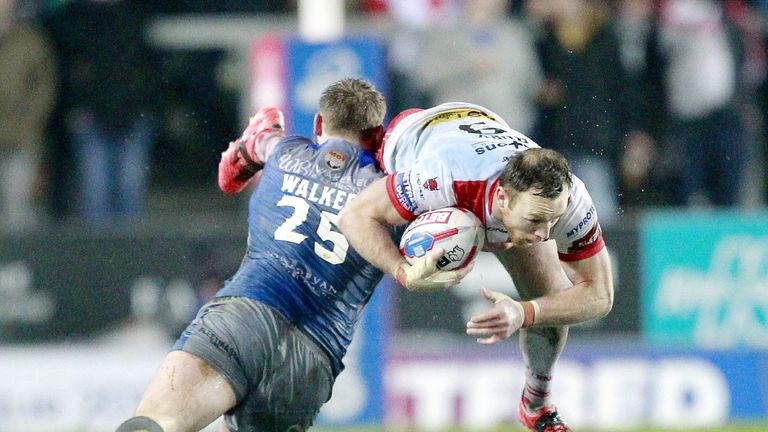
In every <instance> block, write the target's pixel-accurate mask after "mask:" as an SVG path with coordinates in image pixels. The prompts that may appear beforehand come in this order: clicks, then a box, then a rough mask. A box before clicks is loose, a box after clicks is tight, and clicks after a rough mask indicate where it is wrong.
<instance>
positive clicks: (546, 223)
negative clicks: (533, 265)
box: [499, 187, 569, 246]
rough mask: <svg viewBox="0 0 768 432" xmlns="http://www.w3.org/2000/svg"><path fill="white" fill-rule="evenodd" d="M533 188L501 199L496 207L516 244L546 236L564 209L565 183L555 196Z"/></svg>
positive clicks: (538, 239) (534, 240)
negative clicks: (538, 191)
mask: <svg viewBox="0 0 768 432" xmlns="http://www.w3.org/2000/svg"><path fill="white" fill-rule="evenodd" d="M536 192H537V191H536V190H532V191H527V192H519V193H517V194H515V195H514V196H513V197H509V199H505V200H503V204H504V205H501V206H500V207H499V212H500V216H501V221H502V223H503V224H504V226H505V227H506V228H507V231H509V241H510V242H511V243H512V244H514V245H515V246H531V245H533V244H535V243H539V242H543V241H546V240H549V236H550V233H551V231H552V227H553V226H554V225H555V224H556V223H557V221H558V219H560V216H562V215H563V214H564V213H565V208H566V206H567V205H568V193H569V192H568V188H567V187H566V188H563V192H561V193H560V195H558V196H557V197H555V198H544V197H541V196H539V195H536ZM502 193H503V192H502Z"/></svg>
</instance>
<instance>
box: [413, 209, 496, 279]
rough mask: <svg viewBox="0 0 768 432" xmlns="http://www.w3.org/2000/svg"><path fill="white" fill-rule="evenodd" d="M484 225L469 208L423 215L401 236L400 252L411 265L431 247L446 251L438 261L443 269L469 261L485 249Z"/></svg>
mask: <svg viewBox="0 0 768 432" xmlns="http://www.w3.org/2000/svg"><path fill="white" fill-rule="evenodd" d="M484 243H485V227H483V224H482V223H481V222H480V219H478V218H477V216H475V215H474V214H472V212H470V211H469V210H466V209H463V208H459V207H446V208H442V209H438V210H432V211H429V212H426V213H422V214H420V215H419V216H418V217H417V218H416V219H415V220H414V221H413V222H411V223H410V224H409V225H408V226H407V227H406V229H405V232H404V233H403V236H402V237H401V238H400V253H401V254H402V255H403V257H405V260H406V261H407V262H408V263H409V264H413V262H414V261H415V260H417V259H418V258H421V257H423V256H424V255H426V254H427V252H429V251H430V250H432V249H435V248H442V249H443V250H445V254H444V255H443V257H442V258H441V259H440V260H439V261H438V262H437V267H438V268H439V269H441V270H451V269H457V268H461V267H464V266H465V265H467V264H469V263H470V262H471V261H472V260H473V259H474V257H475V256H476V255H477V252H479V251H480V250H481V249H482V248H483V244H484Z"/></svg>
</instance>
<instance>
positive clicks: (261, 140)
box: [237, 107, 285, 168]
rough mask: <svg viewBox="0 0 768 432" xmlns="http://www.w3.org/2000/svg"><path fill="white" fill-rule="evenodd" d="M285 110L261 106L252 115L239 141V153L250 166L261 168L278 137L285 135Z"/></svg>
mask: <svg viewBox="0 0 768 432" xmlns="http://www.w3.org/2000/svg"><path fill="white" fill-rule="evenodd" d="M284 129H285V118H284V116H283V112H282V111H280V110H279V109H277V108H275V107H265V108H261V109H260V110H258V111H257V112H256V114H254V115H253V117H251V119H250V121H249V122H248V127H246V128H245V130H244V131H243V134H242V136H241V137H240V139H239V140H238V141H237V145H238V153H239V155H240V156H241V157H242V158H243V159H245V161H246V162H247V163H248V165H249V166H252V167H254V168H261V166H262V165H263V164H264V162H266V160H267V158H268V157H269V153H270V152H271V149H272V147H274V144H276V143H277V139H270V138H278V139H279V138H282V137H283V135H285V132H284Z"/></svg>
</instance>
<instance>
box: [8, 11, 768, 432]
mask: <svg viewBox="0 0 768 432" xmlns="http://www.w3.org/2000/svg"><path fill="white" fill-rule="evenodd" d="M310 1H311V2H312V3H310V2H309V1H308V2H306V4H304V5H302V2H298V5H294V6H295V7H296V8H297V9H298V10H300V11H301V10H302V8H306V9H304V12H307V10H309V9H311V13H310V12H307V13H310V15H311V16H312V17H313V19H312V20H309V21H308V20H304V19H302V17H301V13H296V12H294V11H292V10H291V7H288V8H287V9H288V12H286V13H280V14H255V13H253V14H251V13H249V14H246V13H239V14H237V15H229V14H221V13H212V14H205V13H198V14H195V15H179V14H167V15H158V16H157V17H155V19H153V20H151V21H150V23H149V25H148V27H147V34H148V36H149V38H150V40H151V41H152V43H153V44H154V45H155V46H156V48H157V49H158V50H160V51H162V52H163V53H164V55H166V56H167V58H168V59H171V61H169V66H167V67H169V68H170V69H169V70H168V71H166V72H167V73H168V74H169V76H171V77H172V78H170V79H175V80H176V82H175V83H176V84H177V86H176V89H177V91H176V93H172V94H170V95H169V97H170V98H172V100H173V101H174V102H175V103H177V104H178V106H179V107H182V108H181V109H183V110H185V111H184V112H186V115H187V116H188V117H192V120H190V122H189V123H188V125H190V127H192V128H193V129H194V132H195V134H190V135H186V136H182V137H179V136H174V135H173V134H171V133H169V132H167V131H166V133H165V134H164V135H162V136H161V138H160V143H159V145H158V150H157V151H156V153H157V154H156V155H155V156H154V157H155V161H156V163H157V167H156V169H154V172H153V178H152V184H151V186H150V193H149V195H148V203H147V212H146V214H145V215H144V216H143V217H142V218H141V219H140V220H138V221H136V223H135V224H133V225H131V226H124V227H120V228H112V229H99V230H93V229H91V228H90V227H89V226H88V225H87V224H84V223H83V222H82V221H80V220H78V219H77V218H75V217H71V216H68V215H67V209H66V208H62V207H66V203H58V204H57V203H53V208H54V210H53V212H54V213H56V212H57V211H58V212H60V213H62V215H63V216H61V217H60V218H58V219H56V221H55V222H51V223H50V224H49V225H46V226H44V227H40V228H38V229H34V230H30V231H25V232H18V233H4V234H2V237H0V343H1V345H0V431H9V432H15V431H22V430H23V431H32V432H34V431H40V432H47V431H94V432H102V431H104V432H106V431H110V430H113V429H114V427H115V426H116V425H117V424H118V423H119V422H120V421H122V420H123V419H124V418H126V417H127V416H129V415H130V413H131V410H132V409H133V407H134V406H135V404H136V402H137V401H138V398H139V396H140V394H141V391H142V390H143V388H144V386H145V385H146V383H147V380H148V379H149V377H150V376H151V374H152V373H153V372H154V370H155V368H156V367H157V365H158V364H159V362H160V360H161V359H162V357H163V356H164V354H165V352H166V350H167V349H168V347H169V346H170V344H171V343H172V341H173V340H174V338H175V336H176V335H177V334H178V332H179V331H180V330H181V329H182V328H183V326H184V325H185V324H186V323H187V321H188V320H189V319H190V318H191V316H192V315H193V313H194V311H195V310H196V307H198V306H199V304H200V302H201V301H202V300H203V299H204V298H205V297H206V296H208V295H210V294H211V293H212V292H215V290H216V289H217V288H218V286H220V283H221V281H222V280H223V279H225V278H226V277H227V276H228V275H229V274H231V273H232V272H233V271H234V269H235V268H236V267H237V265H238V263H239V260H240V256H241V254H242V252H243V247H244V246H243V245H244V244H245V237H244V236H245V232H244V230H243V221H244V218H245V202H246V201H245V199H244V198H225V197H223V196H222V195H220V194H219V193H218V192H217V189H216V185H215V169H216V168H215V167H216V161H217V156H218V153H219V152H220V151H221V150H222V149H223V146H224V145H225V143H226V140H227V139H228V138H231V137H233V136H236V135H237V133H238V132H239V129H240V128H241V126H242V124H244V121H245V119H246V117H247V114H248V112H251V111H252V108H253V107H255V106H263V105H266V104H275V105H278V106H281V107H283V108H284V110H285V111H286V113H287V114H288V120H289V123H288V127H289V129H291V130H292V131H295V132H299V133H301V132H303V133H307V132H308V131H309V130H310V128H309V125H310V124H311V123H310V121H311V114H312V113H313V110H314V107H313V106H312V102H308V101H314V100H316V98H317V95H318V93H319V90H320V89H322V88H323V87H325V85H327V84H328V83H330V82H332V81H333V80H335V79H337V78H339V77H342V76H346V75H362V76H365V77H367V78H368V79H370V80H372V81H374V82H375V83H376V84H377V85H378V86H379V87H380V88H382V89H383V90H384V91H385V92H386V93H387V94H388V95H389V96H390V97H393V93H394V92H395V91H396V90H397V87H396V85H394V84H393V81H392V76H391V75H390V74H388V73H387V71H388V67H387V66H388V61H389V60H388V58H387V49H388V42H389V39H388V38H387V35H391V34H392V33H391V32H392V29H391V28H390V27H388V25H389V24H387V23H385V22H381V21H376V20H372V19H371V18H367V17H362V16H360V15H348V16H347V15H345V14H344V10H343V9H342V8H340V7H338V6H340V5H341V2H335V1H332V0H328V1H325V0H323V1H321V0H310ZM235 3H236V2H235ZM321 3H322V4H323V5H324V7H322V8H320V9H317V6H318V4H321ZM438 3H439V2H438ZM310 4H311V5H312V6H309V5H310ZM318 11H320V12H318ZM329 11H330V12H333V13H332V14H331V15H330V16H329V17H328V18H326V19H318V15H317V14H318V13H322V12H329ZM214 12H215V11H214ZM318 22H320V23H321V24H318ZM322 23H325V24H326V25H325V26H324V25H322ZM334 23H335V25H331V24H334ZM339 24H343V27H340V26H339ZM196 62H198V63H199V64H198V65H197V66H196V67H194V68H191V69H192V70H194V71H195V73H201V74H204V77H197V78H198V79H201V80H202V79H203V78H206V79H212V78H211V76H213V75H216V74H223V75H224V76H225V77H226V78H224V79H222V81H220V84H219V85H216V86H206V85H203V86H200V87H194V86H192V85H191V84H190V83H189V79H190V77H189V76H188V75H187V74H185V72H184V69H185V68H186V67H190V65H191V64H193V63H196ZM322 66H325V67H322ZM174 73H175V74H176V75H174ZM204 91H207V92H210V94H200V93H196V92H204ZM214 112H215V113H216V114H215V116H213V117H211V118H202V117H203V116H204V115H205V113H214ZM196 116H199V117H196ZM213 123H215V125H214V124H213ZM190 137H192V138H193V139H191V140H185V139H186V138H190ZM543 144H544V145H546V143H543ZM170 161H173V162H172V163H171V162H170ZM752 180H753V181H756V182H758V183H759V182H760V181H762V177H760V176H758V178H753V179H752ZM57 206H58V207H57ZM605 237H606V242H607V244H608V245H609V248H610V250H611V254H612V258H613V260H614V265H615V273H616V274H615V277H616V302H615V306H614V309H613V311H612V313H611V314H610V315H609V316H608V317H606V318H604V319H602V320H599V321H596V322H591V323H587V324H584V325H581V326H577V327H574V328H573V329H572V331H571V337H570V339H569V344H568V346H567V348H566V351H565V353H564V354H563V357H562V359H561V361H560V362H559V364H558V367H557V370H556V376H557V382H556V384H555V389H554V392H555V393H556V394H557V402H558V405H559V407H560V409H561V411H562V412H563V413H564V416H566V418H567V419H569V421H570V422H572V423H573V425H574V426H575V427H577V428H578V429H577V430H587V429H589V430H608V431H614V430H635V429H637V430H640V429H639V428H647V429H642V430H723V431H731V430H734V431H735V430H742V429H738V428H737V427H738V426H740V425H751V426H750V427H751V429H744V430H754V431H758V430H760V431H762V430H768V352H767V351H766V348H767V347H768V212H766V211H765V210H764V206H763V205H762V202H760V203H758V205H752V206H745V208H739V209H728V210H717V211H716V210H712V209H706V210H701V209H691V208H680V207H675V208H651V207H644V208H639V209H631V210H628V211H626V212H625V213H624V214H623V215H622V217H621V218H620V219H619V221H618V222H616V223H614V224H612V225H611V227H610V228H606V229H605ZM499 270H500V269H499V268H498V267H496V266H495V264H494V263H493V261H492V260H490V259H488V257H485V256H481V257H480V258H479V266H478V269H477V270H476V271H475V272H473V273H472V274H471V275H470V276H469V277H468V278H467V280H466V281H465V282H464V283H462V284H461V285H460V286H458V287H456V288H454V289H451V290H449V291H447V292H444V293H435V294H418V295H417V294H410V293H404V292H403V291H402V290H400V289H398V287H396V286H394V285H392V284H391V283H388V282H386V281H385V283H383V284H382V286H381V287H380V289H379V290H378V292H377V295H376V297H375V299H374V301H373V302H372V304H371V306H370V308H369V310H368V312H367V313H366V317H365V319H364V321H363V322H362V325H361V328H360V329H359V331H358V334H357V339H356V341H355V342H354V344H353V346H352V348H351V349H350V352H349V354H348V356H347V359H346V364H347V370H346V371H345V372H344V373H343V374H342V376H341V377H340V379H339V381H338V383H337V386H336V388H335V390H334V397H333V399H332V400H331V402H329V404H328V405H327V406H326V407H324V409H323V412H322V413H321V416H320V418H319V422H318V423H319V428H320V429H322V430H351V431H357V430H360V431H365V430H380V429H381V428H382V427H383V426H386V427H387V428H389V429H391V430H408V429H415V430H438V431H442V430H467V429H477V430H522V429H520V428H519V427H518V426H517V425H516V423H515V422H514V407H515V406H516V402H517V399H518V398H519V389H521V388H522V380H523V378H524V372H523V366H522V363H521V361H520V355H519V350H518V348H517V345H516V341H509V342H508V343H503V344H499V345H497V346H493V347H481V346H479V345H476V344H474V343H473V341H472V340H470V339H468V338H467V337H466V336H465V335H464V333H463V325H464V322H465V321H466V319H467V317H468V316H470V315H471V314H472V313H473V311H476V310H478V309H480V308H482V307H484V304H483V303H482V300H481V299H480V298H479V295H478V291H477V288H478V286H479V285H481V284H482V285H484V286H486V287H488V288H491V289H497V290H500V291H506V292H508V293H510V294H512V295H514V294H515V293H514V289H513V287H512V286H511V283H510V282H509V281H508V280H506V279H505V278H503V277H501V276H499V275H501V274H504V273H503V272H501V271H499Z"/></svg>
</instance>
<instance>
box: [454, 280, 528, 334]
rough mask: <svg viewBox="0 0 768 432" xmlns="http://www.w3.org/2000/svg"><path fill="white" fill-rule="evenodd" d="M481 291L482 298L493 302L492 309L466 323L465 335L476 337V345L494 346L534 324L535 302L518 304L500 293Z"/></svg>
mask: <svg viewBox="0 0 768 432" xmlns="http://www.w3.org/2000/svg"><path fill="white" fill-rule="evenodd" d="M481 291H482V293H483V297H485V298H486V299H488V300H490V301H492V302H493V308H491V309H490V310H488V311H485V312H483V313H481V314H478V315H475V316H473V317H472V318H471V319H470V320H469V322H468V323H467V334H468V335H470V336H475V337H477V343H479V344H483V345H490V344H495V343H497V342H500V341H502V340H504V339H506V338H508V337H510V336H512V335H513V334H515V332H516V331H517V330H519V329H520V328H521V327H530V326H532V325H533V324H534V323H535V322H536V315H537V314H538V309H539V305H538V303H536V302H535V301H526V302H518V301H515V300H512V299H511V298H509V296H507V295H506V294H502V293H500V292H496V291H490V290H488V289H486V288H481Z"/></svg>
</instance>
